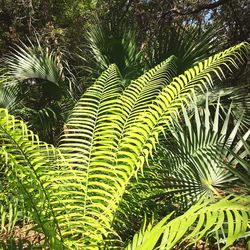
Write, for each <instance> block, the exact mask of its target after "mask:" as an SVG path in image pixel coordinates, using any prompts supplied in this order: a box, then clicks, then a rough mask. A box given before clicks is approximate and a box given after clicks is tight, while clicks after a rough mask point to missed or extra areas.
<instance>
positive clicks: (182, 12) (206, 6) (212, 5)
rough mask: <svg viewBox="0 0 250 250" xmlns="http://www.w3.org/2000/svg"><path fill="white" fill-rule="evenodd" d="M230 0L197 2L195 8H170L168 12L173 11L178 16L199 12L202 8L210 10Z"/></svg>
mask: <svg viewBox="0 0 250 250" xmlns="http://www.w3.org/2000/svg"><path fill="white" fill-rule="evenodd" d="M229 1H230V0H218V1H217V2H214V3H210V4H199V5H197V6H196V7H195V8H194V7H189V8H187V9H186V10H184V9H181V10H180V9H177V8H174V9H171V10H170V11H169V12H170V13H175V14H177V15H180V16H185V15H190V14H196V13H199V12H200V11H202V10H212V9H215V8H217V7H219V6H221V5H223V4H226V3H228V2H229Z"/></svg>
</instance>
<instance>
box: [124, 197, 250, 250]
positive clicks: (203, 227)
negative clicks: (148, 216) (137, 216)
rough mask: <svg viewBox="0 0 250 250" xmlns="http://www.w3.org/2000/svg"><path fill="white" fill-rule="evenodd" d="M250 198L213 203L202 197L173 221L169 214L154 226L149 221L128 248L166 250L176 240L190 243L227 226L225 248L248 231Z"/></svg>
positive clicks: (172, 245)
mask: <svg viewBox="0 0 250 250" xmlns="http://www.w3.org/2000/svg"><path fill="white" fill-rule="evenodd" d="M249 202H250V198H249V197H244V196H243V197H238V198H234V199H230V197H227V198H224V199H222V200H220V201H217V202H215V203H212V204H210V203H209V201H204V199H202V200H200V201H199V202H198V203H197V204H195V205H194V206H192V207H191V208H190V209H189V210H188V211H187V212H185V213H184V214H183V215H181V216H179V217H177V218H175V219H173V220H171V221H169V217H170V215H168V216H167V217H166V218H164V219H163V220H162V221H160V222H159V223H158V224H156V225H155V226H152V225H151V224H149V227H148V228H146V229H145V227H144V229H142V230H141V231H140V232H139V233H138V234H136V235H135V236H134V238H133V241H132V242H131V243H129V244H128V246H127V247H126V250H143V249H147V250H151V249H161V250H163V249H164V250H165V249H166V250H167V249H173V247H174V246H175V245H176V244H177V243H183V244H185V245H183V247H187V246H188V245H190V244H192V243H195V242H197V241H198V240H199V239H201V238H202V237H203V236H204V235H209V234H212V233H213V232H215V231H216V230H218V229H220V228H222V227H225V226H226V227H227V232H226V235H225V236H226V244H225V245H224V247H223V248H222V249H226V248H227V247H229V246H230V245H231V244H232V243H233V242H234V241H235V240H236V239H237V238H238V237H240V236H242V235H243V234H244V233H245V232H246V231H247V227H248V220H249V216H250V214H249V211H250V203H249ZM225 221H227V224H226V225H225V224H224V223H225ZM236 222H237V223H236ZM158 241H159V243H158ZM157 243H158V244H157Z"/></svg>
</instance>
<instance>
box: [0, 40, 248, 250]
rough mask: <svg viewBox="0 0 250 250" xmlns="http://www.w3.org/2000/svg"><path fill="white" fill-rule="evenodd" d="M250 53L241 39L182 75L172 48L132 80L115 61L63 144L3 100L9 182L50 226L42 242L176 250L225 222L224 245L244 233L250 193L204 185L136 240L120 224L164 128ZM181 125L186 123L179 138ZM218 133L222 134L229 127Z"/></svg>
mask: <svg viewBox="0 0 250 250" xmlns="http://www.w3.org/2000/svg"><path fill="white" fill-rule="evenodd" d="M248 56H249V44H248V43H241V44H239V45H236V46H234V47H232V48H229V49H227V50H225V51H223V52H220V53H218V54H216V55H214V56H211V57H209V58H208V59H206V60H204V61H201V62H198V63H197V64H196V65H195V66H194V67H192V68H190V69H188V70H186V71H185V72H183V73H182V74H181V75H179V76H176V58H175V57H174V56H171V57H169V58H168V59H166V60H165V61H163V62H162V63H160V64H159V65H157V66H156V67H154V68H153V69H151V70H149V71H147V72H146V73H145V74H143V75H142V76H141V77H139V78H138V79H136V80H133V81H131V82H130V84H129V85H128V87H127V88H125V89H123V84H122V80H121V79H120V73H119V70H118V68H117V66H116V65H114V64H112V65H110V66H109V67H108V69H107V70H105V71H104V72H103V73H102V75H101V76H100V77H99V78H98V79H97V80H96V82H95V83H94V84H93V85H92V86H91V87H90V88H89V89H88V90H87V91H86V92H85V93H84V94H83V96H82V97H81V98H80V100H79V101H78V102H77V104H76V106H75V107H74V109H73V111H72V112H71V114H70V116H69V118H68V120H67V122H66V123H65V125H64V134H63V135H62V136H61V138H60V141H59V144H58V147H55V146H53V145H50V144H47V143H45V142H42V141H41V140H39V137H38V136H37V135H36V134H34V133H33V132H32V131H31V130H30V129H29V128H28V127H27V125H26V124H25V123H24V122H23V121H22V120H20V119H17V118H15V117H14V116H13V115H11V114H10V113H9V112H8V110H7V109H4V108H3V109H1V110H0V144H1V148H0V163H1V169H2V173H1V176H0V177H1V178H2V179H4V180H5V187H4V188H5V189H8V190H11V192H12V193H13V194H14V197H18V199H19V200H20V202H21V203H22V204H23V205H22V209H23V210H24V211H27V212H28V213H26V214H28V216H29V217H30V219H31V221H32V224H33V230H35V231H37V232H39V233H40V232H41V233H42V234H43V235H44V242H43V246H42V247H44V248H45V247H49V249H119V248H120V249H124V248H125V249H173V247H174V246H177V244H183V245H184V247H187V246H189V245H190V244H193V243H195V242H197V241H198V240H199V239H201V238H204V237H209V236H210V235H213V234H214V233H216V232H218V231H222V232H223V235H224V236H225V237H224V242H223V243H224V248H226V247H227V246H229V245H230V244H232V243H233V242H234V241H235V240H236V239H238V238H239V237H242V236H244V234H245V232H246V231H248V220H249V211H250V197H249V196H247V195H238V196H237V197H234V196H226V197H223V198H222V197H220V196H219V195H215V196H214V197H213V199H211V198H209V197H205V196H204V195H203V192H199V194H201V195H200V199H199V200H198V201H197V203H195V204H194V205H193V206H191V207H190V208H189V210H187V211H186V212H185V213H183V214H182V215H180V216H179V217H176V218H175V217H174V214H169V215H166V217H165V218H164V219H162V220H161V221H160V222H158V223H155V224H153V223H150V224H149V225H147V226H146V224H145V225H143V226H142V228H141V230H140V231H139V232H138V233H137V234H135V236H134V237H133V239H132V240H131V241H130V242H127V241H126V240H122V239H121V237H120V235H119V231H117V230H115V228H116V222H117V216H119V213H117V212H118V211H119V209H120V206H121V204H122V202H123V198H124V194H125V193H126V191H127V189H128V187H130V185H131V184H133V183H132V180H134V178H135V179H136V178H138V175H139V174H141V173H143V171H144V169H145V168H149V167H150V164H149V158H152V157H153V154H154V150H155V148H156V146H157V145H158V144H159V138H160V136H161V135H166V134H167V133H169V131H172V130H173V128H174V127H175V126H176V123H180V121H181V120H182V119H183V114H184V119H186V118H187V117H186V118H185V111H184V113H183V110H185V109H186V108H187V107H190V104H191V103H192V102H193V101H194V99H195V96H196V93H197V92H198V93H200V92H204V91H206V90H207V89H208V88H211V87H213V85H214V84H215V83H217V82H218V81H221V80H222V79H224V78H225V77H226V76H228V75H230V74H231V73H232V72H235V71H237V70H238V69H240V68H241V67H242V66H243V65H245V63H246V62H247V59H248ZM216 116H217V115H216ZM197 117H198V116H196V120H197V119H198V118H197ZM205 118H206V115H205ZM206 119H207V118H206ZM216 119H217V118H216ZM186 120H187V119H186ZM217 125H218V121H217V120H214V126H213V131H214V132H218V131H219V128H217ZM197 126H198V124H197ZM207 128H208V130H209V126H208V127H207ZM222 130H223V129H222ZM197 131H199V129H198V127H197ZM183 133H184V131H180V133H179V135H180V138H181V136H182V134H183ZM218 133H219V138H220V135H223V133H224V132H223V133H220V132H218ZM218 133H217V134H218ZM224 134H225V133H224ZM173 136H175V134H174V133H173ZM205 136H206V134H205V135H204V138H205ZM212 136H213V135H212ZM177 137H178V135H177ZM209 139H210V137H208V140H209ZM215 139H218V136H217V135H216V136H215ZM227 139H228V137H227V136H226V137H225V138H224V139H221V142H222V143H226V142H227ZM243 140H244V138H243ZM179 143H184V142H182V141H181V140H179ZM229 146H230V144H229ZM187 147H188V144H187ZM190 150H191V151H192V150H193V149H192V144H190ZM223 150H224V149H223ZM191 151H190V152H189V151H187V152H186V153H187V155H185V157H184V159H180V162H181V164H180V167H179V168H176V169H175V171H176V176H177V177H180V175H181V174H182V172H181V171H183V169H184V171H186V170H185V169H188V171H189V169H190V168H189V167H187V163H188V160H189V159H190V158H189V154H190V155H192V154H191ZM233 152H235V151H233ZM192 156H193V155H192ZM179 157H182V156H179ZM182 160H183V162H182ZM185 160H187V161H185ZM194 164H195V162H194ZM181 167H182V170H181ZM203 167H204V166H203V165H202V166H201V169H200V170H201V171H200V172H201V173H202V170H203ZM204 168H205V167H204ZM215 168H216V171H217V168H218V166H215V167H212V168H211V169H212V170H211V171H214V169H215ZM178 169H180V172H179V175H178ZM206 171H209V169H207V170H205V172H206ZM218 171H219V170H218ZM139 180H140V178H138V181H139ZM194 180H197V179H195V178H194ZM210 187H211V185H210V186H208V188H210ZM210 189H211V188H210ZM181 192H182V191H181ZM181 194H182V195H183V193H181ZM215 194H216V193H215ZM128 202H129V201H128ZM10 204H11V202H9V203H8V202H6V205H5V206H10ZM124 212H125V214H126V211H123V214H124ZM118 219H119V218H118ZM124 226H125V223H124Z"/></svg>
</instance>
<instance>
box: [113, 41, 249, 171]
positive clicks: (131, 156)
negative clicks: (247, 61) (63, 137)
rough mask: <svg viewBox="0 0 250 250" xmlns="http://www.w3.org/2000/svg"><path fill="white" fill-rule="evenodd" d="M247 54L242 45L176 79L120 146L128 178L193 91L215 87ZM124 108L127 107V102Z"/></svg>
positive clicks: (121, 162) (119, 158)
mask: <svg viewBox="0 0 250 250" xmlns="http://www.w3.org/2000/svg"><path fill="white" fill-rule="evenodd" d="M241 53H242V54H241ZM246 53H248V45H247V44H245V43H242V44H240V45H238V46H235V47H233V48H230V49H228V50H225V51H224V52H221V53H219V54H217V55H215V56H212V57H210V58H209V59H207V60H205V61H204V62H203V63H199V65H197V66H195V67H194V68H192V69H189V70H188V71H185V72H184V74H183V75H180V76H179V77H176V78H174V80H173V82H172V83H171V84H169V85H168V86H166V87H165V88H163V90H162V91H161V92H160V94H159V95H158V96H157V97H156V100H155V101H153V103H152V104H151V105H150V106H149V108H148V109H147V110H146V111H145V112H144V113H143V114H142V115H141V116H138V118H137V119H135V120H134V122H132V123H130V124H129V127H128V129H127V130H126V131H125V132H124V136H123V137H122V138H121V142H120V143H119V151H118V155H117V166H118V167H119V168H121V166H122V168H124V169H126V171H127V172H128V173H129V174H132V173H133V171H136V170H138V168H141V167H142V166H143V164H144V161H145V160H147V158H148V156H149V154H152V150H153V148H154V147H155V145H156V143H157V141H158V135H159V133H161V132H163V131H164V129H165V128H166V127H167V126H170V125H171V122H172V121H173V116H177V115H178V108H179V107H182V106H183V105H184V104H185V103H187V102H188V101H189V100H190V98H192V95H193V91H194V89H197V88H199V89H205V88H207V87H208V86H209V85H211V86H212V85H213V79H214V78H216V77H219V78H221V77H222V76H223V71H222V69H223V68H224V67H226V68H227V69H230V70H232V69H233V68H238V64H241V63H244V57H245V55H246ZM128 103H129V101H128ZM124 106H125V107H126V103H125V102H124Z"/></svg>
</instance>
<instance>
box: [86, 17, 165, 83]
mask: <svg viewBox="0 0 250 250" xmlns="http://www.w3.org/2000/svg"><path fill="white" fill-rule="evenodd" d="M125 25H126V24H124V25H121V26H120V27H119V28H118V27H116V29H115V28H114V26H112V25H107V24H106V23H105V24H102V22H101V20H99V19H98V18H95V19H94V21H93V24H92V25H90V27H89V28H88V30H87V36H86V38H87V42H88V49H89V51H90V54H91V55H92V58H94V65H95V66H94V68H93V69H92V71H96V73H98V74H100V72H101V71H103V70H105V69H107V68H108V67H109V65H110V64H112V63H113V64H116V65H117V66H118V68H119V69H120V70H121V75H122V76H123V78H124V79H125V80H126V79H129V80H131V79H133V78H135V77H137V76H139V75H140V74H141V73H142V72H143V67H142V66H143V65H142V52H141V51H140V48H139V46H138V45H137V43H136V34H135V31H134V30H133V29H130V30H129V29H128V28H127V27H126V26H125ZM165 58H166V57H165Z"/></svg>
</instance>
